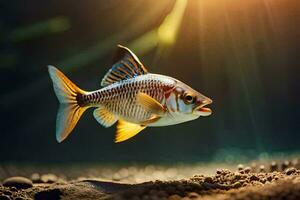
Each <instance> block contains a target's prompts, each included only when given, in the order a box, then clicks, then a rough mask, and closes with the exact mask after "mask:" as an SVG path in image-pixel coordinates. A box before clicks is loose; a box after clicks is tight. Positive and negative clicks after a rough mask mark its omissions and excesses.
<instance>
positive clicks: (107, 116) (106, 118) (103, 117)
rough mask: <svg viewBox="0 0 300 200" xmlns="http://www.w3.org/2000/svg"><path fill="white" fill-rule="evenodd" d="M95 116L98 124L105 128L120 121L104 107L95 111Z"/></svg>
mask: <svg viewBox="0 0 300 200" xmlns="http://www.w3.org/2000/svg"><path fill="white" fill-rule="evenodd" d="M93 115H94V117H95V119H96V120H97V122H99V123H100V124H102V125H103V126H105V127H110V126H112V125H113V124H114V123H116V121H117V120H118V118H117V117H116V116H115V115H114V114H112V113H110V112H109V111H108V110H107V109H106V108H104V107H99V108H97V109H96V110H94V113H93Z"/></svg>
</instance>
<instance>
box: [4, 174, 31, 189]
mask: <svg viewBox="0 0 300 200" xmlns="http://www.w3.org/2000/svg"><path fill="white" fill-rule="evenodd" d="M3 186H5V187H15V188H17V189H27V188H31V187H32V186H33V185H32V181H31V180H30V179H28V178H25V177H20V176H15V177H10V178H7V179H5V180H4V181H3Z"/></svg>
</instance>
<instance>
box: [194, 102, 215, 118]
mask: <svg viewBox="0 0 300 200" xmlns="http://www.w3.org/2000/svg"><path fill="white" fill-rule="evenodd" d="M211 103H212V100H211V99H207V100H205V101H203V102H202V103H201V104H200V105H198V106H196V107H195V108H194V112H195V113H196V114H198V115H200V116H209V115H211V113H212V110H211V109H210V108H206V107H204V106H206V105H208V104H211Z"/></svg>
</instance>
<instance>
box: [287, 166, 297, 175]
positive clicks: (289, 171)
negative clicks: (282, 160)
mask: <svg viewBox="0 0 300 200" xmlns="http://www.w3.org/2000/svg"><path fill="white" fill-rule="evenodd" d="M296 171H297V170H296V168H294V167H291V168H287V169H286V170H285V173H286V175H291V174H293V173H295V172H296Z"/></svg>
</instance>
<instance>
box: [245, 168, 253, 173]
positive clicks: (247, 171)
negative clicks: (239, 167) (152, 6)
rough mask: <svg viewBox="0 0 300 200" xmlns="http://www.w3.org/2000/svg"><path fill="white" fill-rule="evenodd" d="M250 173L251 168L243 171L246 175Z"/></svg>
mask: <svg viewBox="0 0 300 200" xmlns="http://www.w3.org/2000/svg"><path fill="white" fill-rule="evenodd" d="M251 171H252V168H251V167H246V168H245V169H244V172H245V173H246V174H248V173H250V172H251Z"/></svg>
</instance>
